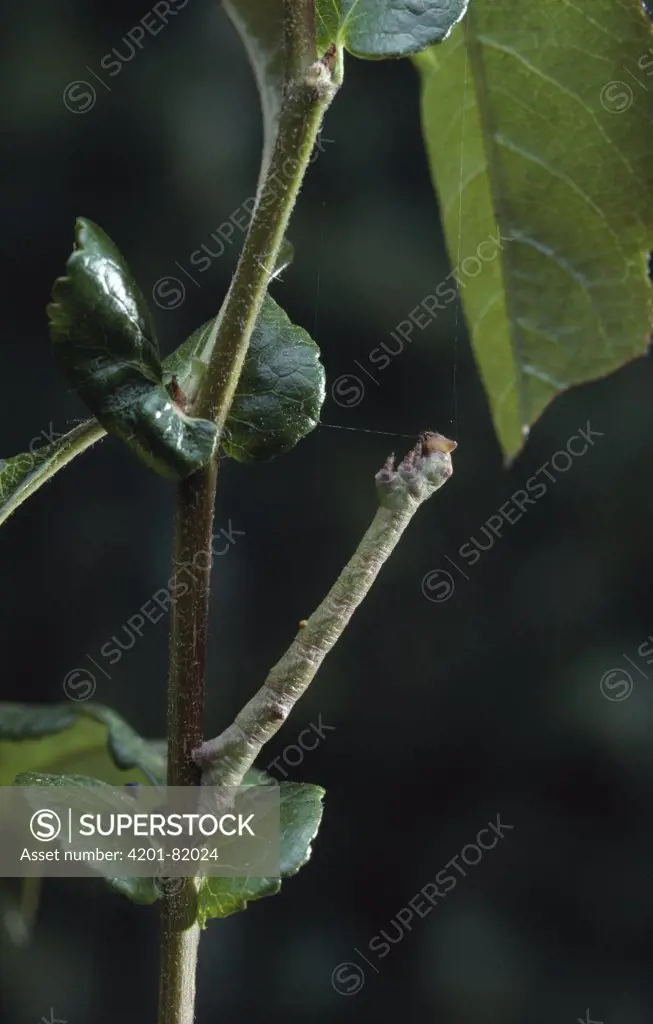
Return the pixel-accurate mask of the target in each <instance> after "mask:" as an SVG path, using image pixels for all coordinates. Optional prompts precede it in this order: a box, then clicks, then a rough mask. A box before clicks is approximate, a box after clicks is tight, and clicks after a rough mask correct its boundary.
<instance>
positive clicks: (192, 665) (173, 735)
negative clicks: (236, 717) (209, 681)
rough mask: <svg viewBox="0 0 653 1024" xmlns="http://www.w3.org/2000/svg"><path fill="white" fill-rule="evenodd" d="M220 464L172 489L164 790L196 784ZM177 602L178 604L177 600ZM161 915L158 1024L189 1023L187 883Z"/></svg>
mask: <svg viewBox="0 0 653 1024" xmlns="http://www.w3.org/2000/svg"><path fill="white" fill-rule="evenodd" d="M217 475H218V463H217V462H216V463H213V464H211V465H210V466H208V467H207V468H206V469H204V470H202V471H201V472H199V473H194V474H193V475H192V476H190V477H187V479H186V480H182V482H181V483H180V484H179V487H178V490H177V511H176V519H175V541H174V552H173V573H172V585H171V590H172V595H173V603H172V612H171V622H170V676H169V680H168V785H169V786H198V785H199V784H200V781H201V778H200V773H199V771H198V769H197V766H196V765H195V764H194V762H193V760H192V756H191V754H192V751H193V748H194V747H195V746H196V745H197V744H198V743H200V742H201V740H202V735H203V727H204V721H203V718H204V669H205V661H206V635H207V624H208V608H209V586H210V576H211V555H212V544H211V541H212V529H213V508H214V501H215V489H216V483H217ZM177 597H178V599H177ZM163 899H164V906H163V909H162V913H161V964H160V975H159V1024H192V1022H193V1020H194V1007H195V973H196V969H197V951H198V944H199V925H198V924H197V921H196V916H197V915H196V904H197V890H196V888H195V884H194V880H193V879H192V878H186V879H184V880H183V884H182V886H181V888H180V889H179V890H178V891H174V892H170V893H168V894H166V892H165V887H164V896H163Z"/></svg>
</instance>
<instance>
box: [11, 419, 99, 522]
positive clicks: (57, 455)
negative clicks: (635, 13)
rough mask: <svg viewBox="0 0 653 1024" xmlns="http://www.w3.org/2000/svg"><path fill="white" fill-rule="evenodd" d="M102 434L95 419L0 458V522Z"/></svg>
mask: <svg viewBox="0 0 653 1024" xmlns="http://www.w3.org/2000/svg"><path fill="white" fill-rule="evenodd" d="M103 435H104V428H103V427H101V426H100V424H99V423H96V421H95V420H88V421H87V422H86V423H80V424H78V426H76V427H73V429H72V430H70V431H69V432H68V433H67V434H64V435H63V436H62V437H58V438H56V439H55V440H54V441H52V442H51V443H49V444H45V445H42V446H41V447H39V448H35V449H34V451H29V452H23V453H22V455H14V456H13V457H12V458H10V459H6V460H5V459H0V524H2V523H4V521H5V520H6V519H8V518H9V516H10V515H11V513H12V512H15V511H16V509H17V508H18V506H19V505H22V503H23V502H24V501H26V500H27V499H28V498H30V497H31V496H32V494H34V492H35V491H37V490H38V489H39V487H42V486H43V484H44V483H47V481H48V480H50V478H51V477H53V476H54V474H55V473H56V472H58V470H60V469H63V467H64V466H67V465H68V463H69V462H72V460H73V459H74V458H75V456H76V455H81V453H82V452H83V451H86V449H87V448H90V446H91V445H92V444H95V442H96V441H98V440H99V439H100V438H101V437H103Z"/></svg>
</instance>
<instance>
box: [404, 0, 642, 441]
mask: <svg viewBox="0 0 653 1024" xmlns="http://www.w3.org/2000/svg"><path fill="white" fill-rule="evenodd" d="M652 43H653V33H652V31H651V26H650V24H649V22H648V21H647V19H646V17H645V14H644V11H643V10H642V7H641V4H640V2H639V0H624V2H621V3H615V2H614V0H579V2H578V3H573V4H572V3H565V4H560V3H557V2H556V0H541V2H539V3H536V4H533V3H521V4H515V5H512V6H511V7H510V10H508V7H507V6H506V4H504V3H500V2H497V0H476V2H475V3H473V4H472V5H471V7H470V12H469V15H468V17H467V19H466V20H465V22H464V24H463V25H462V26H460V27H459V28H458V29H456V31H455V32H454V33H453V35H452V37H451V38H450V39H449V40H448V41H447V42H446V43H444V44H443V45H442V46H440V47H438V48H437V50H433V51H428V52H427V53H425V54H422V55H421V56H420V57H418V58H417V66H418V67H419V69H420V71H421V74H422V89H423V99H422V118H423V130H424V137H425V140H426V146H427V150H428V154H429V160H430V165H431V172H432V176H433V180H434V183H435V186H436V189H437V192H438V196H439V200H440V207H441V210H442V216H443V220H444V227H445V233H446V238H447V243H448V248H449V254H450V258H451V262H452V264H453V265H454V267H455V271H454V273H455V274H456V279H457V280H458V281H459V283H460V286H461V289H460V293H461V299H462V303H463V307H464V310H465V314H466V317H467V320H468V323H469V326H470V329H471V334H472V344H473V347H474V352H475V355H476V360H477V362H478V365H479V369H480V372H481V376H482V378H483V382H484V384H485V388H486V391H487V393H488V398H489V401H490V406H491V410H492V416H493V419H494V424H495V429H496V431H497V434H498V436H499V440H500V442H501V445H502V447H503V449H504V451H505V453H506V454H507V455H508V456H512V455H514V454H515V453H516V452H518V451H519V450H520V448H521V447H522V444H523V443H524V438H525V436H526V435H527V433H528V428H529V427H530V425H531V424H532V423H533V422H534V421H535V420H536V419H537V418H538V416H539V415H540V414H541V413H542V411H543V409H544V408H545V407H546V406H547V404H548V403H549V402H550V401H551V400H552V399H553V398H554V397H555V396H556V395H557V394H559V393H560V392H561V391H565V390H566V389H567V388H569V387H571V386H572V385H576V384H581V383H583V382H585V381H589V380H594V379H596V378H597V377H602V376H605V375H606V374H608V373H610V372H612V371H613V370H616V369H617V368H618V367H620V366H621V365H623V364H624V363H625V362H627V361H629V360H631V359H633V358H635V357H636V356H640V355H643V354H644V352H645V351H646V349H647V345H648V341H649V334H650V330H651V318H652V302H651V286H650V283H649V280H648V277H647V257H648V252H649V250H650V249H651V248H652V247H653V123H652V122H653V91H651V90H650V89H647V86H646V85H645V83H644V81H643V76H644V66H646V65H645V62H646V61H650V57H647V52H648V50H649V47H650V46H651V44H652ZM633 77H634V78H635V82H633V81H632V79H633ZM479 257H480V258H479ZM466 260H469V262H468V263H466V262H465V261H466ZM466 267H469V274H467V273H466ZM479 268H480V269H479ZM443 287H444V288H447V287H448V285H447V284H445V283H444V282H443V283H442V284H441V285H440V286H439V287H438V289H436V294H438V295H440V296H441V297H442V298H444V297H445V295H446V293H442V292H441V289H442V288H443Z"/></svg>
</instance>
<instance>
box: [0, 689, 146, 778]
mask: <svg viewBox="0 0 653 1024" xmlns="http://www.w3.org/2000/svg"><path fill="white" fill-rule="evenodd" d="M165 766H166V754H165V742H164V741H162V740H144V739H142V738H141V737H140V736H138V734H137V733H136V732H135V731H134V730H133V729H132V728H131V726H129V725H128V724H127V723H126V722H125V721H124V720H123V719H122V718H121V717H120V716H119V715H118V714H116V712H114V711H111V710H110V709H109V708H105V707H103V706H102V705H100V704H86V705H76V704H72V703H67V704H55V705H51V706H50V705H39V704H0V785H3V786H10V785H11V784H12V783H13V781H14V779H15V777H16V776H17V775H19V774H21V773H24V772H28V771H32V772H34V771H37V772H46V773H53V772H56V773H64V772H65V773H69V774H71V773H72V774H82V773H83V774H85V775H93V776H95V777H97V778H99V779H101V781H103V782H107V783H110V784H112V785H121V784H123V783H125V782H142V783H147V782H152V783H154V784H162V783H163V782H164V781H165V773H166V767H165Z"/></svg>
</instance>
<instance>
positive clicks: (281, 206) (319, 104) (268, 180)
mask: <svg viewBox="0 0 653 1024" xmlns="http://www.w3.org/2000/svg"><path fill="white" fill-rule="evenodd" d="M336 90H337V84H336V83H335V82H334V80H333V77H332V73H331V64H330V62H329V61H327V62H326V63H325V62H324V61H316V62H315V63H314V64H312V65H310V67H309V68H308V69H307V70H306V71H305V72H304V73H303V74H302V75H301V76H300V77H299V78H297V79H289V80H288V81H287V82H286V84H285V87H284V101H283V106H282V110H281V115H280V118H279V127H278V132H277V138H276V142H275V145H274V149H273V152H272V158H271V161H270V166H269V169H268V172H267V174H266V176H265V180H264V181H263V183H262V185H261V188H260V189H259V193H258V196H257V201H256V206H255V207H254V212H253V215H252V220H251V223H250V227H249V231H248V233H247V237H246V239H245V244H244V245H243V249H242V252H241V254H240V258H239V260H238V265H237V267H236V272H235V274H234V277H233V280H232V282H231V286H230V288H229V291H228V293H227V297H226V299H225V301H224V305H223V307H222V310H221V312H220V315H219V316H218V317H217V318H216V322H215V324H214V326H213V328H212V330H211V332H210V334H209V336H208V338H207V341H206V344H205V346H204V349H203V351H202V352H201V353H199V358H200V359H201V360H202V362H204V363H206V364H207V370H206V372H205V374H204V375H203V377H202V380H201V383H200V385H199V391H198V394H197V395H196V397H195V398H194V401H193V403H192V409H191V411H192V414H193V415H195V416H201V417H203V418H205V419H212V420H214V421H215V423H216V424H217V426H218V429H219V430H220V432H222V431H223V430H224V426H225V423H226V420H227V414H228V412H229V407H230V406H231V402H232V399H233V397H234V393H235V391H236V386H237V384H238V378H239V377H240V372H241V370H242V367H243V363H244V361H245V356H246V354H247V348H248V345H249V342H250V338H251V336H252V332H253V330H254V326H255V324H256V321H257V319H258V315H259V313H260V311H261V305H262V303H263V299H264V298H265V294H266V292H267V288H268V284H269V283H270V281H271V280H272V278H273V276H274V271H275V266H276V262H277V257H278V255H279V249H280V247H281V243H282V241H283V236H284V234H285V231H286V228H287V226H288V222H289V220H290V215H291V213H292V211H293V207H294V205H295V202H296V199H297V196H298V194H299V190H300V188H301V184H302V181H303V179H304V174H305V173H306V168H307V167H308V165H309V162H310V158H311V153H312V151H313V147H314V145H315V142H316V140H317V136H318V133H319V130H320V126H321V124H322V120H323V118H324V114H325V112H326V109H327V107H328V106H329V104H330V103H331V100H332V99H333V97H334V96H335V93H336Z"/></svg>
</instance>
